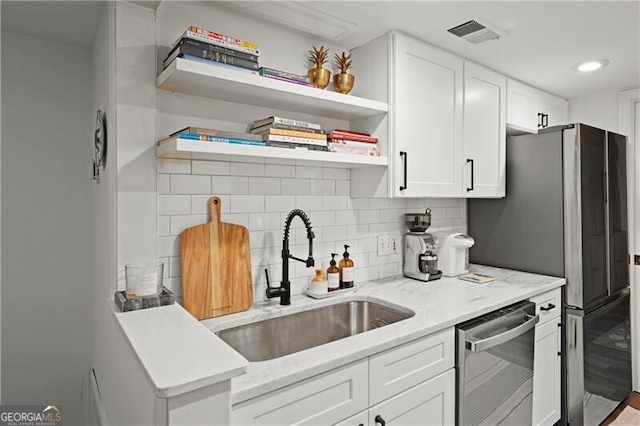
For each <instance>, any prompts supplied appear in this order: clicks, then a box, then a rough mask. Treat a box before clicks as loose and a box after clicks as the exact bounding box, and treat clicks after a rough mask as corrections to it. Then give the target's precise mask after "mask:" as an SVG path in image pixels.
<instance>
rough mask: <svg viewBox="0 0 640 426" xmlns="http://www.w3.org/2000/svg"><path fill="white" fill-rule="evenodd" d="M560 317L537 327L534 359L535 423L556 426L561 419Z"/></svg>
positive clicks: (533, 422)
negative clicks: (554, 425)
mask: <svg viewBox="0 0 640 426" xmlns="http://www.w3.org/2000/svg"><path fill="white" fill-rule="evenodd" d="M560 358H561V356H560V317H556V318H555V319H554V320H552V321H547V322H546V323H544V324H542V325H538V326H536V346H535V353H534V357H533V419H532V424H533V425H534V426H535V425H539V426H542V425H553V424H554V423H555V422H556V421H558V420H559V419H560V374H561V373H560Z"/></svg>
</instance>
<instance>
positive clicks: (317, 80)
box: [307, 46, 331, 89]
mask: <svg viewBox="0 0 640 426" xmlns="http://www.w3.org/2000/svg"><path fill="white" fill-rule="evenodd" d="M309 53H310V54H311V58H310V61H311V62H313V64H314V67H313V68H312V69H310V70H309V71H308V72H307V75H308V76H309V81H310V82H311V83H313V84H314V85H315V86H316V87H317V88H319V89H324V88H325V87H327V85H328V84H329V81H330V80H331V71H329V70H328V69H325V68H323V67H322V66H323V65H324V64H325V63H326V62H327V56H329V49H325V48H324V46H320V49H317V48H316V47H315V46H313V50H310V51H309Z"/></svg>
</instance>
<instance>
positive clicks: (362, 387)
mask: <svg viewBox="0 0 640 426" xmlns="http://www.w3.org/2000/svg"><path fill="white" fill-rule="evenodd" d="M368 371H369V370H368V362H367V360H363V361H359V362H356V363H353V364H349V365H347V366H345V367H342V368H339V369H337V370H335V371H332V372H330V373H325V374H321V375H318V376H314V377H310V378H309V379H307V380H304V381H302V382H299V383H295V384H293V385H290V386H287V387H285V388H282V389H279V390H277V391H274V392H270V393H268V394H265V395H262V396H260V397H257V398H254V399H251V400H249V401H245V402H242V403H240V404H237V405H234V406H233V407H232V412H231V420H232V424H234V425H242V426H248V425H330V424H334V423H337V422H338V421H340V420H342V419H345V418H347V417H349V416H352V415H354V414H356V413H357V412H359V411H363V410H366V409H367V407H368V406H369V404H368V402H369V401H368V394H369V389H368V387H369V383H368V380H367V379H368Z"/></svg>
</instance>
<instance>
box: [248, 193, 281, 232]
mask: <svg viewBox="0 0 640 426" xmlns="http://www.w3.org/2000/svg"><path fill="white" fill-rule="evenodd" d="M269 199H270V197H267V198H266V200H265V204H267V203H268V202H269ZM282 225H283V224H282V221H281V220H280V213H279V212H277V213H255V214H252V215H250V216H249V229H251V230H255V231H264V230H271V229H282Z"/></svg>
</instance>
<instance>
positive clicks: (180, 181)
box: [171, 175, 211, 194]
mask: <svg viewBox="0 0 640 426" xmlns="http://www.w3.org/2000/svg"><path fill="white" fill-rule="evenodd" d="M171 193H172V194H210V193H211V177H210V176H193V175H171Z"/></svg>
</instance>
